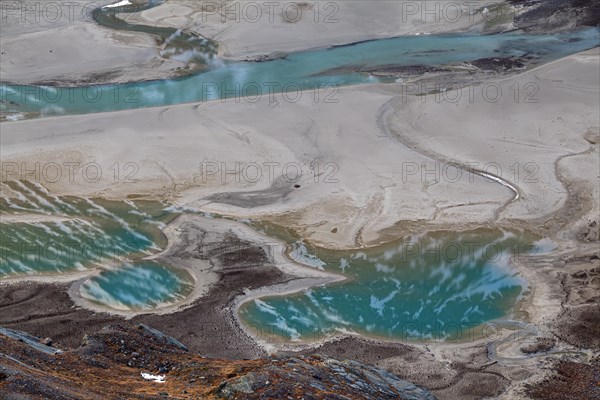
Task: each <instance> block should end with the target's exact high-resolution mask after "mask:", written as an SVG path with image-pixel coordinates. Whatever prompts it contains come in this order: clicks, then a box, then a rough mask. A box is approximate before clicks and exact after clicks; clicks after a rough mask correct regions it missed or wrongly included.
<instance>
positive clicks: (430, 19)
mask: <svg viewBox="0 0 600 400" xmlns="http://www.w3.org/2000/svg"><path fill="white" fill-rule="evenodd" d="M112 3H115V2H114V1H111V0H102V1H97V2H94V3H88V2H73V3H69V4H67V3H65V4H62V5H60V4H55V3H53V5H52V6H44V5H43V4H42V3H40V2H38V1H35V0H20V1H19V2H6V5H3V7H2V10H1V11H2V19H3V24H2V29H1V30H0V33H1V37H2V39H1V45H2V57H1V62H0V73H1V76H2V78H1V79H2V81H5V82H11V83H22V84H32V83H37V84H48V85H81V84H97V83H109V82H110V83H113V82H131V81H142V80H153V79H161V78H163V79H164V78H169V77H173V76H180V75H181V74H183V73H186V71H187V72H188V73H189V72H190V71H193V68H192V69H191V70H187V69H186V68H185V67H186V63H185V62H183V61H177V60H174V59H166V58H163V57H161V56H160V53H159V46H158V44H157V42H156V40H155V37H154V36H152V35H149V34H146V33H141V32H122V31H116V30H113V29H107V28H103V27H101V26H98V25H97V24H96V23H95V22H94V21H93V20H92V18H91V15H90V13H91V11H92V10H93V8H94V7H100V6H103V5H109V4H112ZM493 3H498V1H488V0H482V1H479V2H465V3H463V4H459V3H456V2H453V1H441V2H437V3H436V4H435V6H434V8H433V9H431V10H430V12H429V14H427V13H426V11H427V10H426V9H425V6H424V3H423V4H421V3H415V2H411V1H395V0H393V1H392V0H390V1H388V0H386V1H378V2H377V3H373V2H371V1H367V0H360V1H348V2H345V1H342V2H315V3H310V4H309V3H305V2H292V1H286V2H282V3H278V2H276V3H269V2H265V3H263V2H248V1H239V2H237V1H236V2H226V1H222V0H218V1H196V0H170V1H168V2H165V3H164V4H161V5H159V6H157V7H155V8H152V9H149V10H146V11H143V12H136V13H130V14H123V16H122V18H124V19H125V20H126V21H127V22H129V23H133V24H135V23H140V24H144V25H150V26H162V27H172V28H176V29H184V30H191V31H194V32H195V33H197V34H199V35H202V36H204V37H208V38H211V39H213V40H215V41H217V42H218V43H219V45H220V49H219V54H220V56H221V57H224V58H231V59H248V58H250V59H264V58H269V57H271V56H278V55H281V54H282V52H285V53H287V52H293V51H299V50H307V49H313V48H320V47H329V46H333V45H342V44H349V43H355V42H359V41H364V40H371V39H378V38H386V37H393V36H399V35H416V34H439V33H448V32H460V31H466V30H468V29H473V28H476V27H483V26H484V25H485V23H486V21H487V20H491V19H490V17H489V16H487V17H486V16H485V15H484V14H483V13H482V10H483V9H484V8H485V6H486V5H489V4H493ZM269 4H271V5H269ZM19 6H21V7H23V8H21V7H19ZM225 7H226V8H225ZM22 9H26V10H33V11H28V12H21V10H22ZM226 10H229V11H226ZM231 10H233V11H231ZM510 16H512V14H511V15H510ZM509 19H510V18H509ZM90 49H93V51H90Z"/></svg>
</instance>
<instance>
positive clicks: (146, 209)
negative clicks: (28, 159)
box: [0, 181, 168, 279]
mask: <svg viewBox="0 0 600 400" xmlns="http://www.w3.org/2000/svg"><path fill="white" fill-rule="evenodd" d="M6 185H8V186H9V187H10V188H11V189H12V191H13V193H14V194H15V195H16V196H15V197H3V198H1V199H0V217H2V218H0V221H2V222H0V229H1V232H2V238H1V240H0V279H1V278H3V277H8V276H12V275H23V274H28V275H34V274H40V273H44V274H48V273H64V272H73V271H76V270H85V269H87V268H89V267H92V266H95V265H99V264H106V263H111V264H112V263H122V262H123V260H125V259H128V258H139V257H143V256H147V255H150V254H152V253H155V252H157V251H159V250H160V248H161V245H162V244H163V242H164V240H165V239H164V237H163V236H162V234H161V233H160V230H159V229H158V228H159V227H160V224H161V223H162V222H161V221H164V220H165V218H166V217H168V213H167V212H165V211H164V210H163V208H164V206H163V205H162V204H159V203H148V202H146V203H139V202H138V203H135V202H116V201H107V200H100V199H82V198H78V197H56V196H53V195H52V194H50V193H49V192H48V191H47V190H46V189H45V188H44V187H43V186H41V185H39V184H36V183H30V182H20V181H16V182H6ZM16 214H29V215H33V216H34V217H35V216H38V217H36V218H34V219H32V220H27V221H23V222H10V221H11V220H10V219H9V218H11V216H14V215H16ZM6 221H9V222H6Z"/></svg>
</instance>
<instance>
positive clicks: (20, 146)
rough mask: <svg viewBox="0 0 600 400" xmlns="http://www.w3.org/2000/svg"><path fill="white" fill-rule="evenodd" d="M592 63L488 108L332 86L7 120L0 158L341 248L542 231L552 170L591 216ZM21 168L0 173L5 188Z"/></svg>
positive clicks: (58, 187) (547, 74) (544, 77)
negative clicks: (466, 233)
mask: <svg viewBox="0 0 600 400" xmlns="http://www.w3.org/2000/svg"><path fill="white" fill-rule="evenodd" d="M599 63H600V59H599V56H598V50H597V49H595V50H590V51H588V52H585V53H582V54H576V55H573V56H570V57H567V58H565V59H562V60H559V61H556V62H554V63H551V64H548V65H544V66H542V67H539V68H536V69H533V70H531V71H528V72H526V73H524V74H521V75H518V76H514V77H509V78H506V79H503V80H502V81H499V82H495V81H492V82H489V85H496V84H497V85H498V87H500V88H501V89H502V90H503V91H504V93H505V94H504V95H503V96H502V97H501V98H500V100H499V101H498V102H496V103H491V102H486V101H484V100H483V99H482V98H481V97H479V98H476V100H475V101H473V102H471V101H462V102H460V103H459V104H452V103H450V102H439V101H436V99H435V97H434V95H430V96H427V97H417V96H415V97H404V96H402V95H401V94H400V93H401V90H402V89H401V86H399V85H387V86H386V85H367V86H358V87H347V88H342V89H340V90H339V92H337V93H336V94H335V96H336V100H338V101H337V102H336V103H324V102H315V97H314V95H315V93H314V92H304V93H303V96H302V98H301V99H300V101H298V102H295V103H291V102H289V101H286V100H285V99H284V98H283V97H281V96H277V95H276V97H275V99H276V101H275V102H272V101H271V100H272V99H269V98H267V96H264V98H261V99H260V101H258V102H255V103H250V102H247V101H244V100H243V99H242V100H240V101H239V102H236V101H234V100H231V101H226V102H222V101H213V102H208V103H200V104H183V105H178V106H174V107H160V108H150V109H141V110H131V111H124V112H115V113H104V114H93V115H83V116H67V117H56V118H46V119H43V120H39V121H20V122H14V123H9V124H4V125H3V129H2V130H3V135H2V139H1V144H2V153H3V154H2V155H3V160H4V161H5V162H11V163H16V165H21V166H28V167H30V169H31V168H32V167H31V166H33V165H35V163H39V165H41V166H42V167H43V166H44V165H47V163H50V162H56V163H58V164H60V165H75V166H76V167H75V173H74V174H73V175H70V174H68V173H67V172H68V171H67V170H66V167H64V168H63V169H64V171H62V172H64V174H63V175H62V176H61V179H58V180H56V179H53V180H55V181H56V182H50V181H48V180H44V175H43V174H40V175H39V176H38V178H39V180H40V182H39V183H41V184H43V185H45V186H48V188H49V189H50V190H51V191H52V192H54V193H58V194H63V195H77V196H81V197H89V196H100V197H107V198H126V197H127V196H128V195H132V194H137V195H142V196H145V197H159V198H166V199H169V200H171V201H173V202H174V203H175V204H178V205H182V206H192V207H196V208H200V209H202V210H204V211H209V212H216V213H221V214H226V215H232V216H237V217H241V218H246V217H256V218H260V219H269V220H272V221H274V222H277V223H280V224H282V225H284V226H287V227H289V228H292V229H294V230H296V231H297V232H298V233H299V234H301V236H302V237H304V238H306V239H308V240H311V241H313V242H316V243H320V244H323V245H325V244H327V243H336V245H337V246H339V248H355V247H360V246H362V245H372V244H376V243H379V242H381V241H386V240H390V239H392V238H396V237H398V236H401V234H403V233H406V232H409V231H414V230H415V229H417V227H415V224H416V223H417V222H418V224H419V225H421V226H423V225H424V224H425V223H426V224H428V226H429V227H436V228H441V227H450V226H451V227H453V229H460V228H461V227H465V228H466V227H469V226H472V225H489V224H492V223H494V224H513V223H515V222H516V223H519V224H520V223H521V222H523V221H531V222H535V223H534V225H536V226H534V228H537V227H540V228H543V227H544V225H543V222H541V221H543V220H544V218H545V217H547V216H550V215H552V214H553V213H555V212H557V211H558V210H560V209H561V207H564V205H565V201H566V200H567V197H568V196H567V192H566V189H565V186H564V184H563V183H562V182H561V181H560V179H559V178H560V177H561V176H563V175H564V176H576V177H577V180H578V181H581V182H583V184H587V185H588V187H589V188H590V190H592V193H591V196H590V197H591V201H592V203H593V204H592V206H591V208H589V209H588V210H587V213H588V214H589V216H590V218H593V216H594V215H597V212H596V211H597V210H598V193H597V186H596V184H597V179H598V177H597V168H594V166H595V165H597V162H598V160H597V144H594V142H597V141H598V139H597V136H598V129H599V128H598V120H599V116H598V108H597V107H596V106H597V104H598V90H599V89H598V88H599V82H598V76H597V74H596V73H595V72H597V70H598V67H599ZM529 83H534V84H535V85H536V87H537V88H538V91H537V94H536V100H537V103H532V104H527V103H522V102H515V101H514V99H513V95H512V93H510V94H509V89H508V88H510V87H511V85H512V86H514V85H519V86H520V87H524V86H525V85H527V84H529ZM489 85H488V86H489ZM485 87H486V86H485V85H477V86H472V90H473V91H474V92H476V93H481V90H483V88H485ZM564 99H568V100H569V101H567V102H565V101H563V100H564ZM349 110H352V112H349ZM489 121H494V125H495V126H496V127H497V128H498V129H490V126H489V123H490V122H489ZM92 160H93V162H94V163H95V165H94V166H93V168H92V169H89V165H88V163H90V162H91V161H92ZM23 163H24V164H23ZM69 163H73V164H69ZM450 163H458V164H459V165H461V166H465V165H467V166H468V165H476V166H478V167H479V168H481V167H486V168H487V170H488V171H489V172H492V173H495V174H496V175H500V176H502V178H504V179H506V180H508V181H509V182H511V183H512V184H513V185H514V186H515V187H517V188H518V190H519V192H520V197H519V199H518V200H516V201H514V202H511V203H510V204H508V202H509V201H510V200H511V199H512V197H513V194H512V192H511V191H510V190H509V189H508V188H506V187H505V186H503V185H501V184H499V183H497V182H494V181H492V180H488V179H484V178H481V177H479V176H477V175H475V174H473V173H469V170H468V169H467V170H466V171H465V170H462V172H461V170H457V169H456V168H454V167H452V166H451V164H450ZM582 163H583V164H587V165H589V166H590V167H589V168H581V164H582ZM115 165H116V166H117V167H118V168H120V169H123V171H122V174H121V175H119V176H115V174H114V168H115ZM111 167H112V168H113V169H111ZM126 167H127V169H126V170H125V168H126ZM311 167H312V169H311ZM515 168H517V169H516V170H515ZM528 168H533V169H528ZM573 168H574V169H573ZM98 170H99V171H100V172H101V175H98V174H97V172H98ZM24 171H25V169H24V168H23V171H21V169H19V168H17V170H16V172H11V174H10V176H8V175H7V171H4V172H5V174H4V175H5V176H4V177H3V179H11V178H12V179H18V178H19V174H20V173H22V172H23V173H24ZM90 171H91V172H90ZM317 171H318V172H317ZM431 171H433V172H431ZM92 173H93V175H94V176H93V177H92V178H93V179H90V176H89V175H90V174H92ZM128 174H131V175H128ZM299 174H301V177H300V178H299V179H295V178H296V177H297V176H299ZM515 174H517V175H515ZM530 175H531V176H530ZM126 177H128V178H129V179H125V178H126ZM457 177H459V178H460V179H456V178H457ZM586 182H587V183H586ZM296 186H299V187H296ZM5 194H6V195H9V196H10V193H9V192H8V191H7V192H5ZM595 212H596V213H595ZM525 225H527V223H525ZM537 225H539V226H537ZM582 229H584V228H583V227H582Z"/></svg>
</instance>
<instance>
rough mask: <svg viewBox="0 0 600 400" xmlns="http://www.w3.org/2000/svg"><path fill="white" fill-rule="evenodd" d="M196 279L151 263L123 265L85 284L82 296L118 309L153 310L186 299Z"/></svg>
mask: <svg viewBox="0 0 600 400" xmlns="http://www.w3.org/2000/svg"><path fill="white" fill-rule="evenodd" d="M192 282H193V280H192V278H191V276H189V274H187V273H186V272H185V271H183V270H175V269H171V268H166V267H165V266H163V265H160V264H157V263H155V262H151V261H143V262H139V263H134V264H125V265H121V266H119V267H118V268H115V269H113V270H109V271H104V272H102V273H101V274H100V275H98V276H95V277H93V278H90V279H89V280H88V281H86V282H84V283H83V284H82V285H81V288H80V293H81V295H82V296H83V297H84V298H86V299H88V300H90V301H92V302H95V303H99V304H103V305H106V306H108V307H111V308H113V309H118V310H150V309H153V308H158V307H160V306H161V305H165V304H169V303H173V302H177V301H180V300H183V299H185V297H187V295H189V294H190V292H191V291H192V289H193V284H192Z"/></svg>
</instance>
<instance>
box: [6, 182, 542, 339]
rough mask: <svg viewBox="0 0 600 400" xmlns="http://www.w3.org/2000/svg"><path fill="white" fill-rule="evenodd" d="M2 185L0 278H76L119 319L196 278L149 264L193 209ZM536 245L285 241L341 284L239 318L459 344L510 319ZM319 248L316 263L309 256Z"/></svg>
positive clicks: (493, 236) (525, 239)
mask: <svg viewBox="0 0 600 400" xmlns="http://www.w3.org/2000/svg"><path fill="white" fill-rule="evenodd" d="M6 185H8V187H9V188H10V193H11V194H12V195H11V196H10V197H8V196H7V197H4V198H2V199H1V201H0V212H1V215H0V216H1V219H0V221H2V222H1V223H0V225H1V229H2V241H1V242H0V250H1V252H0V280H4V279H11V278H15V277H23V276H31V277H34V276H36V275H59V274H65V273H73V272H81V273H82V274H83V275H82V276H84V279H83V281H82V283H81V286H80V288H79V292H80V294H81V295H82V296H83V297H84V298H85V299H87V300H88V301H90V302H92V303H94V304H96V305H100V306H104V307H107V308H109V309H114V310H125V311H126V310H134V311H151V310H154V309H158V308H161V307H164V306H166V305H169V304H173V303H176V302H180V301H183V300H185V298H186V297H188V296H189V295H190V293H191V292H192V290H193V288H194V279H193V278H192V277H191V276H190V275H189V273H188V272H187V271H186V270H183V269H180V268H176V267H175V266H170V265H164V264H162V263H159V262H157V261H152V260H150V259H149V256H152V255H154V254H156V253H157V252H159V251H160V250H161V249H162V248H164V247H165V246H166V238H165V237H164V236H163V234H162V232H161V228H162V227H163V226H164V224H166V223H168V222H169V221H170V220H172V218H174V217H175V216H176V215H177V214H179V213H183V212H186V213H193V211H184V210H176V209H174V208H172V207H170V206H169V205H167V204H164V203H159V202H142V201H109V200H102V199H83V198H78V197H57V196H53V195H52V194H51V193H49V192H48V191H47V190H46V189H45V188H44V187H42V186H41V185H38V184H35V183H29V182H7V183H6ZM274 234H275V235H276V236H279V235H278V234H277V233H274ZM536 239H538V238H535V237H533V236H532V235H530V234H527V233H524V232H520V231H507V230H489V229H479V230H474V231H468V232H462V233H456V232H434V233H429V234H425V235H421V236H413V237H408V238H405V239H403V240H401V241H398V242H395V243H391V244H387V245H384V246H381V247H377V248H373V249H369V250H365V251H324V252H323V251H318V249H313V248H310V247H309V246H306V245H304V244H302V243H301V242H296V241H295V239H293V238H290V237H286V240H287V242H288V243H290V245H291V246H292V247H293V249H292V251H291V253H290V255H291V257H293V258H294V259H296V260H299V261H302V260H308V261H309V262H307V264H308V265H311V266H312V267H314V268H323V269H325V270H328V271H331V272H336V273H340V274H343V275H345V276H346V277H347V280H346V281H344V282H341V283H337V284H332V285H328V286H324V287H315V288H311V289H308V290H305V291H303V292H300V293H296V294H291V295H286V296H271V297H264V298H259V299H254V300H250V301H248V302H246V303H244V304H242V305H241V307H240V309H239V313H240V317H241V319H242V321H243V322H244V323H245V324H246V325H248V326H249V327H250V329H252V330H256V331H257V332H256V333H257V334H258V335H259V336H262V335H269V336H274V337H278V338H279V339H281V340H293V341H310V340H314V339H317V338H323V337H325V336H327V335H329V334H332V333H334V332H354V333H359V334H363V335H370V336H375V337H383V338H391V339H398V340H412V339H421V340H452V339H454V338H460V337H462V335H464V334H465V332H467V331H468V330H469V329H470V328H474V327H477V326H478V325H481V324H482V323H485V322H487V321H491V320H494V319H498V318H504V317H506V316H507V315H509V314H510V313H511V312H512V310H513V309H514V307H515V304H516V303H517V302H518V299H519V297H520V295H521V294H522V293H523V291H524V290H525V288H526V283H525V282H524V281H523V280H522V279H521V278H520V277H518V276H517V275H516V271H515V269H514V268H513V266H512V261H511V260H512V258H513V257H514V256H515V255H517V256H522V255H527V254H531V253H532V252H533V253H542V252H548V251H551V250H552V243H550V242H548V241H544V240H537V241H536ZM315 251H317V252H316V254H317V255H318V254H320V255H321V257H320V258H319V257H316V256H314V255H313V256H311V255H310V254H311V252H313V253H314V252H315ZM324 255H326V257H325V256H324ZM94 271H95V272H94ZM92 272H93V273H92ZM86 273H89V276H88V277H85V274H86Z"/></svg>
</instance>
